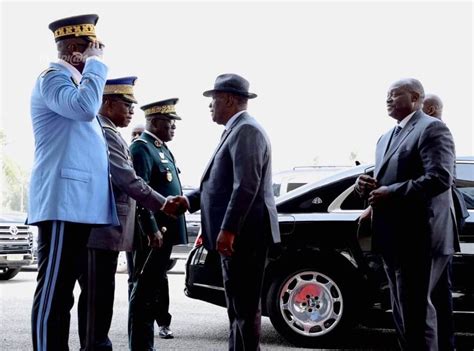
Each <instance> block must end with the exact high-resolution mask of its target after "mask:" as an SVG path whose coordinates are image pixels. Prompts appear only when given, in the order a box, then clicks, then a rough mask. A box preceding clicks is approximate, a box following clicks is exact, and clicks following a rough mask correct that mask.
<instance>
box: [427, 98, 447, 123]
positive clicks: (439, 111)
mask: <svg viewBox="0 0 474 351" xmlns="http://www.w3.org/2000/svg"><path fill="white" fill-rule="evenodd" d="M423 112H424V113H426V114H427V115H428V116H431V117H436V118H438V119H442V116H443V102H442V101H441V99H440V98H439V96H437V95H434V94H427V95H426V97H425V101H424V102H423Z"/></svg>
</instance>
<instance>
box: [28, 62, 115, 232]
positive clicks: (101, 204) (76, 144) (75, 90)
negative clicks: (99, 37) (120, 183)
mask: <svg viewBox="0 0 474 351" xmlns="http://www.w3.org/2000/svg"><path fill="white" fill-rule="evenodd" d="M82 76H83V77H82V80H81V82H75V81H74V80H73V77H72V75H71V73H70V72H69V71H68V69H67V68H66V67H64V66H62V65H60V64H56V63H52V64H51V65H50V67H49V69H47V70H46V71H45V72H44V73H43V74H41V75H40V77H39V78H38V79H37V81H36V85H35V87H34V89H33V93H32V96H31V119H32V123H33V133H34V138H35V160H34V165H33V170H32V176H31V181H30V190H29V201H28V223H37V222H41V221H47V220H61V221H67V222H75V223H86V224H99V225H111V224H112V225H118V223H119V222H118V218H117V213H116V209H115V202H114V198H113V193H112V185H111V182H110V179H109V169H108V158H107V145H106V141H105V138H104V135H103V132H102V128H101V126H100V124H99V121H98V120H97V117H96V116H97V112H98V110H99V107H100V104H101V101H102V92H103V89H104V85H105V81H106V76H107V66H105V65H104V64H103V63H102V62H100V61H99V60H95V59H87V61H86V64H85V67H84V70H83V72H82Z"/></svg>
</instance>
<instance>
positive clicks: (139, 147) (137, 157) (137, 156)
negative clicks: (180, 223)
mask: <svg viewBox="0 0 474 351" xmlns="http://www.w3.org/2000/svg"><path fill="white" fill-rule="evenodd" d="M130 152H131V154H132V159H133V167H134V168H135V172H136V174H137V175H138V176H139V177H141V178H142V179H143V180H144V181H145V182H146V183H147V184H149V183H150V179H151V172H152V169H153V164H152V158H151V157H150V155H149V154H148V148H147V146H146V144H144V143H142V142H140V141H136V142H134V143H133V144H132V146H131V147H130ZM137 214H138V222H139V224H140V226H141V228H142V230H143V232H144V233H145V234H147V235H151V234H153V233H156V232H157V231H158V224H157V223H156V219H155V216H154V214H153V212H152V211H150V210H148V209H147V208H145V207H143V206H140V205H139V206H137Z"/></svg>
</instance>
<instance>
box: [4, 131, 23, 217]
mask: <svg viewBox="0 0 474 351" xmlns="http://www.w3.org/2000/svg"><path fill="white" fill-rule="evenodd" d="M6 144H7V138H6V135H5V133H4V132H3V131H2V130H0V150H1V152H0V166H1V169H2V174H1V178H0V181H1V204H0V205H1V209H2V210H8V211H22V212H24V211H25V209H26V203H27V201H28V198H27V196H28V195H27V194H28V174H27V172H26V171H25V170H24V169H23V168H22V167H20V165H18V163H17V162H15V160H13V159H11V158H10V157H8V156H6V155H5V152H4V149H3V148H4V146H5V145H6Z"/></svg>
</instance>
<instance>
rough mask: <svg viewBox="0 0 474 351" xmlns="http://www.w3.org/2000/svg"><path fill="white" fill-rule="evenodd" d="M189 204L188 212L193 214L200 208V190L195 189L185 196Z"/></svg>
mask: <svg viewBox="0 0 474 351" xmlns="http://www.w3.org/2000/svg"><path fill="white" fill-rule="evenodd" d="M186 198H187V199H188V202H189V206H190V208H189V212H191V213H193V212H196V211H198V210H199V209H200V208H201V190H199V189H196V190H193V191H192V192H190V193H189V194H188V195H186Z"/></svg>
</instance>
